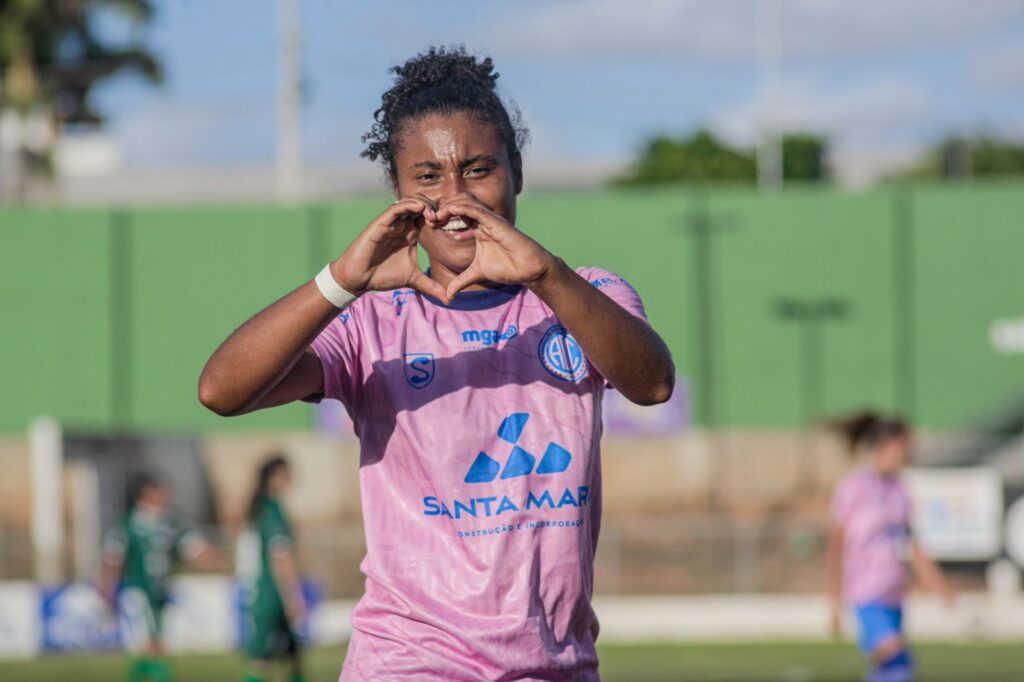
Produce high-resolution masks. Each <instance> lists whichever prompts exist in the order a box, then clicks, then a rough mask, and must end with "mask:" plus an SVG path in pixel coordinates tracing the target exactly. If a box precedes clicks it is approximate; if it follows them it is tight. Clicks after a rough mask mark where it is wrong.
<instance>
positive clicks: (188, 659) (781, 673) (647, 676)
mask: <svg viewBox="0 0 1024 682" xmlns="http://www.w3.org/2000/svg"><path fill="white" fill-rule="evenodd" d="M916 652H917V656H918V661H919V664H920V672H921V674H920V677H919V680H921V682H945V681H947V680H948V681H952V680H958V681H959V680H962V681H964V682H968V681H979V682H980V681H985V682H1003V681H1006V682H1009V681H1011V680H1013V681H1018V680H1024V643H1013V644H978V643H972V644H959V643H957V644H954V643H949V644H941V643H930V644H923V645H920V646H918V647H916ZM600 655H601V677H602V679H603V680H604V682H698V681H700V682H725V681H726V680H736V681H742V682H747V681H749V680H762V681H764V682H812V681H814V682H818V681H826V680H827V681H829V682H839V681H840V680H842V681H844V682H851V681H854V680H859V679H860V678H861V672H862V669H861V661H860V658H859V657H858V655H857V653H856V652H855V651H854V649H853V647H852V646H850V645H843V644H821V643H792V642H786V643H775V644H773V643H763V644H760V643H759V644H699V645H696V644H695V645H675V644H651V645H638V646H619V645H614V646H613V645H605V646H601V647H600ZM343 656H344V650H343V649H316V650H314V651H312V652H310V654H309V656H308V667H309V673H310V674H309V680H310V682H333V681H334V680H336V679H337V677H338V672H339V669H340V666H341V661H342V658H343ZM172 665H173V667H174V673H175V680H176V682H231V681H235V680H241V678H242V673H243V670H244V666H243V663H242V661H241V659H239V658H238V657H235V656H229V655H228V656H220V655H211V656H180V657H175V658H173V659H172ZM125 671H126V663H125V659H124V658H123V657H121V656H116V655H101V656H97V655H90V656H82V655H75V656H57V657H50V658H46V659H43V660H40V661H33V662H27V661H24V662H0V680H3V682H72V681H74V682H117V681H119V680H123V679H124V677H125V674H124V673H125Z"/></svg>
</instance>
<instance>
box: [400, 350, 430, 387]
mask: <svg viewBox="0 0 1024 682" xmlns="http://www.w3.org/2000/svg"><path fill="white" fill-rule="evenodd" d="M405 380H406V382H408V384H409V385H410V386H412V387H413V388H426V387H427V386H429V385H430V382H431V381H433V380H434V354H433V353H406V354H405Z"/></svg>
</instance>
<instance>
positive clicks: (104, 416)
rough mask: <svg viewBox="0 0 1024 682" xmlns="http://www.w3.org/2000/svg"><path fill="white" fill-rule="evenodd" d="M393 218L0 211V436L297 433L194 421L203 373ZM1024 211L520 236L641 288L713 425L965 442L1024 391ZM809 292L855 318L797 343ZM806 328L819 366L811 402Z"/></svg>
mask: <svg viewBox="0 0 1024 682" xmlns="http://www.w3.org/2000/svg"><path fill="white" fill-rule="evenodd" d="M386 204H387V200H386V199H384V198H366V199H358V200H352V201H346V202H344V203H336V204H330V205H314V206H304V207H296V208H276V207H215V208H209V207H204V208H189V209H153V208H147V209H140V210H134V209H133V210H114V211H100V210H96V211H74V212H68V211H43V210H13V209H8V210H2V211H0V309H2V311H3V312H2V330H0V371H2V385H3V391H2V393H0V432H10V431H21V430H23V429H24V428H25V425H26V424H27V423H28V421H29V420H30V419H31V418H32V417H33V416H35V415H38V414H43V413H45V414H53V415H55V416H57V417H58V418H60V419H62V420H63V421H65V422H67V423H68V424H71V425H74V426H77V427H80V428H86V429H105V428H109V427H115V428H125V429H157V430H197V429H198V430H213V429H217V430H219V429H225V430H226V429H246V428H295V427H300V428H301V427H305V426H308V425H309V423H310V421H311V411H310V408H309V407H308V406H305V405H295V406H290V407H286V408H280V409H277V410H272V411H269V412H265V413H261V414H256V415H249V416H246V417H242V418H238V419H233V420H224V419H220V418H218V417H215V416H214V415H211V414H208V413H206V412H205V411H204V410H203V409H202V408H201V407H200V406H199V404H198V402H197V401H196V398H195V386H196V380H197V377H198V374H199V371H200V369H201V368H202V364H203V362H204V361H205V359H206V358H207V357H208V356H209V354H210V352H212V350H213V349H214V347H215V346H216V345H217V343H219V342H220V340H222V339H223V338H224V337H225V336H226V335H227V334H228V333H229V332H230V331H231V330H232V329H233V328H235V327H236V326H238V325H239V324H240V323H241V322H243V321H244V319H245V318H246V317H247V316H249V315H251V314H252V313H254V312H256V311H257V310H259V309H260V308H261V307H263V306H264V305H266V304H267V303H269V302H271V301H272V300H273V299H274V298H276V297H277V296H280V295H281V294H283V293H284V292H286V291H288V290H289V289H290V288H292V287H295V286H297V285H299V284H300V283H302V282H303V281H304V280H305V279H307V278H309V277H310V276H311V275H313V274H315V272H316V271H317V270H318V269H319V267H321V266H322V264H323V263H324V262H326V261H327V260H328V258H330V257H333V256H334V255H336V254H337V253H340V251H341V250H342V249H344V247H345V245H346V244H347V243H348V241H349V240H351V239H352V237H353V236H354V235H355V234H357V233H358V231H359V230H360V229H361V228H362V227H363V226H364V225H365V224H366V223H367V222H368V221H369V220H370V219H371V218H373V217H374V216H375V215H376V214H377V213H378V212H379V211H380V210H382V209H383V208H384V206H385V205H386ZM1022 216H1024V186H1022V185H1019V184H1004V185H966V186H941V187H940V186H931V187H915V188H913V189H907V188H885V189H879V190H874V191H871V192H867V193H857V194H847V193H840V192H836V191H831V190H822V189H817V190H812V189H793V190H787V191H786V192H785V193H782V194H779V195H773V196H759V195H757V194H755V193H752V192H750V191H746V190H716V191H714V192H712V193H710V194H704V193H699V192H697V191H694V190H687V191H656V192H655V191H647V192H641V191H632V192H625V191H618V192H610V191H609V192H593V193H572V194H537V195H531V196H524V197H523V198H522V200H521V203H520V220H519V222H520V225H521V226H522V227H523V229H526V230H527V231H529V232H530V233H531V234H532V235H533V236H535V237H536V238H537V239H538V240H540V241H541V243H543V244H544V245H545V246H547V247H548V248H549V249H550V250H551V251H553V252H555V253H557V254H559V255H562V256H563V257H565V258H566V260H568V261H569V262H570V263H571V264H573V265H586V264H594V265H601V266H604V267H607V268H609V269H612V270H615V271H617V272H619V273H621V274H622V275H624V276H626V277H627V278H628V279H629V280H630V281H631V282H632V283H633V284H634V285H635V286H636V287H637V289H639V291H640V293H641V294H642V296H643V297H644V300H645V302H646V304H647V307H648V312H649V314H650V317H651V320H652V322H653V323H654V325H655V327H656V328H657V329H658V330H659V331H661V332H662V334H663V335H664V336H665V338H666V339H667V341H668V343H669V345H670V346H671V348H672V350H673V353H674V354H675V357H676V363H677V366H678V368H679V374H680V377H681V378H683V379H684V380H686V381H689V382H694V383H695V384H696V385H695V386H694V387H693V390H694V392H695V403H696V411H697V418H698V420H699V421H701V422H703V423H710V424H713V425H720V426H742V427H791V426H794V425H797V424H800V423H801V422H802V421H803V420H804V419H805V418H806V417H807V414H806V413H807V411H808V409H809V408H810V410H811V411H812V412H813V413H814V414H819V413H820V414H828V413H835V412H840V411H844V410H848V409H853V408H856V407H859V406H863V405H869V404H870V405H876V406H879V407H883V408H894V409H900V410H902V411H904V412H907V413H910V414H912V415H913V416H914V417H915V418H916V419H917V420H918V421H919V422H920V423H923V424H925V425H928V426H935V427H955V426H957V425H961V424H964V423H965V422H967V421H968V420H971V419H973V418H975V417H977V416H978V415H981V414H983V413H984V412H985V411H987V410H990V409H994V408H998V406H999V405H1000V404H1001V403H1002V402H1003V401H1005V400H1007V399H1008V398H1011V397H1015V396H1018V395H1019V394H1021V393H1024V354H1015V355H999V354H997V353H995V352H994V351H993V349H992V347H991V346H990V344H989V341H988V330H989V326H990V325H991V323H992V322H993V321H994V320H995V319H998V318H1007V317H1010V318H1024V276H1022V273H1021V267H1020V264H1021V263H1022V255H1021V254H1024V219H1022ZM701 224H706V225H710V228H709V234H710V236H709V237H707V238H706V239H703V238H702V237H700V236H698V234H697V230H695V227H694V226H695V225H701ZM701 263H703V264H705V265H706V269H705V270H703V271H702V270H700V264H701ZM702 278H703V279H702ZM820 297H829V298H834V299H838V300H840V301H842V302H843V303H844V304H845V305H846V309H847V314H846V315H845V316H844V317H842V318H841V319H833V320H828V321H825V322H822V323H820V326H818V327H816V328H815V329H817V331H811V332H808V330H809V329H811V327H806V326H801V325H800V324H798V323H795V322H793V321H787V320H783V319H782V318H780V317H779V316H778V315H777V314H776V312H775V311H776V309H777V304H778V301H779V300H780V299H784V298H799V299H816V298H820ZM705 306H709V307H705ZM807 333H812V334H814V333H817V334H820V338H821V345H820V349H821V353H822V355H821V359H820V366H821V368H822V370H823V371H822V372H821V374H820V375H818V374H815V375H813V376H812V377H811V378H810V382H811V384H810V385H811V386H812V387H816V388H815V390H821V391H822V394H821V397H820V400H819V401H817V402H815V403H813V404H811V405H810V406H808V405H805V404H804V403H803V402H802V400H803V397H804V396H805V393H804V389H805V387H806V386H807V384H806V383H804V382H805V380H806V379H807V377H805V376H804V375H803V374H802V372H803V371H804V368H805V365H804V364H803V363H802V359H803V358H805V357H806V356H805V355H804V354H803V349H805V348H806V347H805V346H802V345H801V340H802V339H803V338H805V337H804V336H802V335H804V334H807ZM708 387H710V388H711V389H712V390H710V391H708Z"/></svg>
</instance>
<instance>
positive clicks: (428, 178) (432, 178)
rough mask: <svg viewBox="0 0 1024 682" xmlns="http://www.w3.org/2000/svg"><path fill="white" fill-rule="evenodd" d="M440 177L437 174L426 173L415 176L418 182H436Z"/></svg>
mask: <svg viewBox="0 0 1024 682" xmlns="http://www.w3.org/2000/svg"><path fill="white" fill-rule="evenodd" d="M440 177H441V176H440V175H439V174H437V173H432V172H427V173H420V174H419V175H417V176H416V179H417V180H419V181H420V182H436V181H437V180H438V179H439V178H440Z"/></svg>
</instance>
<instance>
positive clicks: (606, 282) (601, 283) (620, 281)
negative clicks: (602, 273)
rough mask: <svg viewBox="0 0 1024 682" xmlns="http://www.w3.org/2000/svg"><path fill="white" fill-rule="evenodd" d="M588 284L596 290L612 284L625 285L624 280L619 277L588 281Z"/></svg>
mask: <svg viewBox="0 0 1024 682" xmlns="http://www.w3.org/2000/svg"><path fill="white" fill-rule="evenodd" d="M590 283H591V284H593V285H594V286H595V287H596V288H598V289H603V288H605V287H609V286H612V285H613V284H626V280H624V279H622V278H621V277H598V278H597V279H592V280H590Z"/></svg>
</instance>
